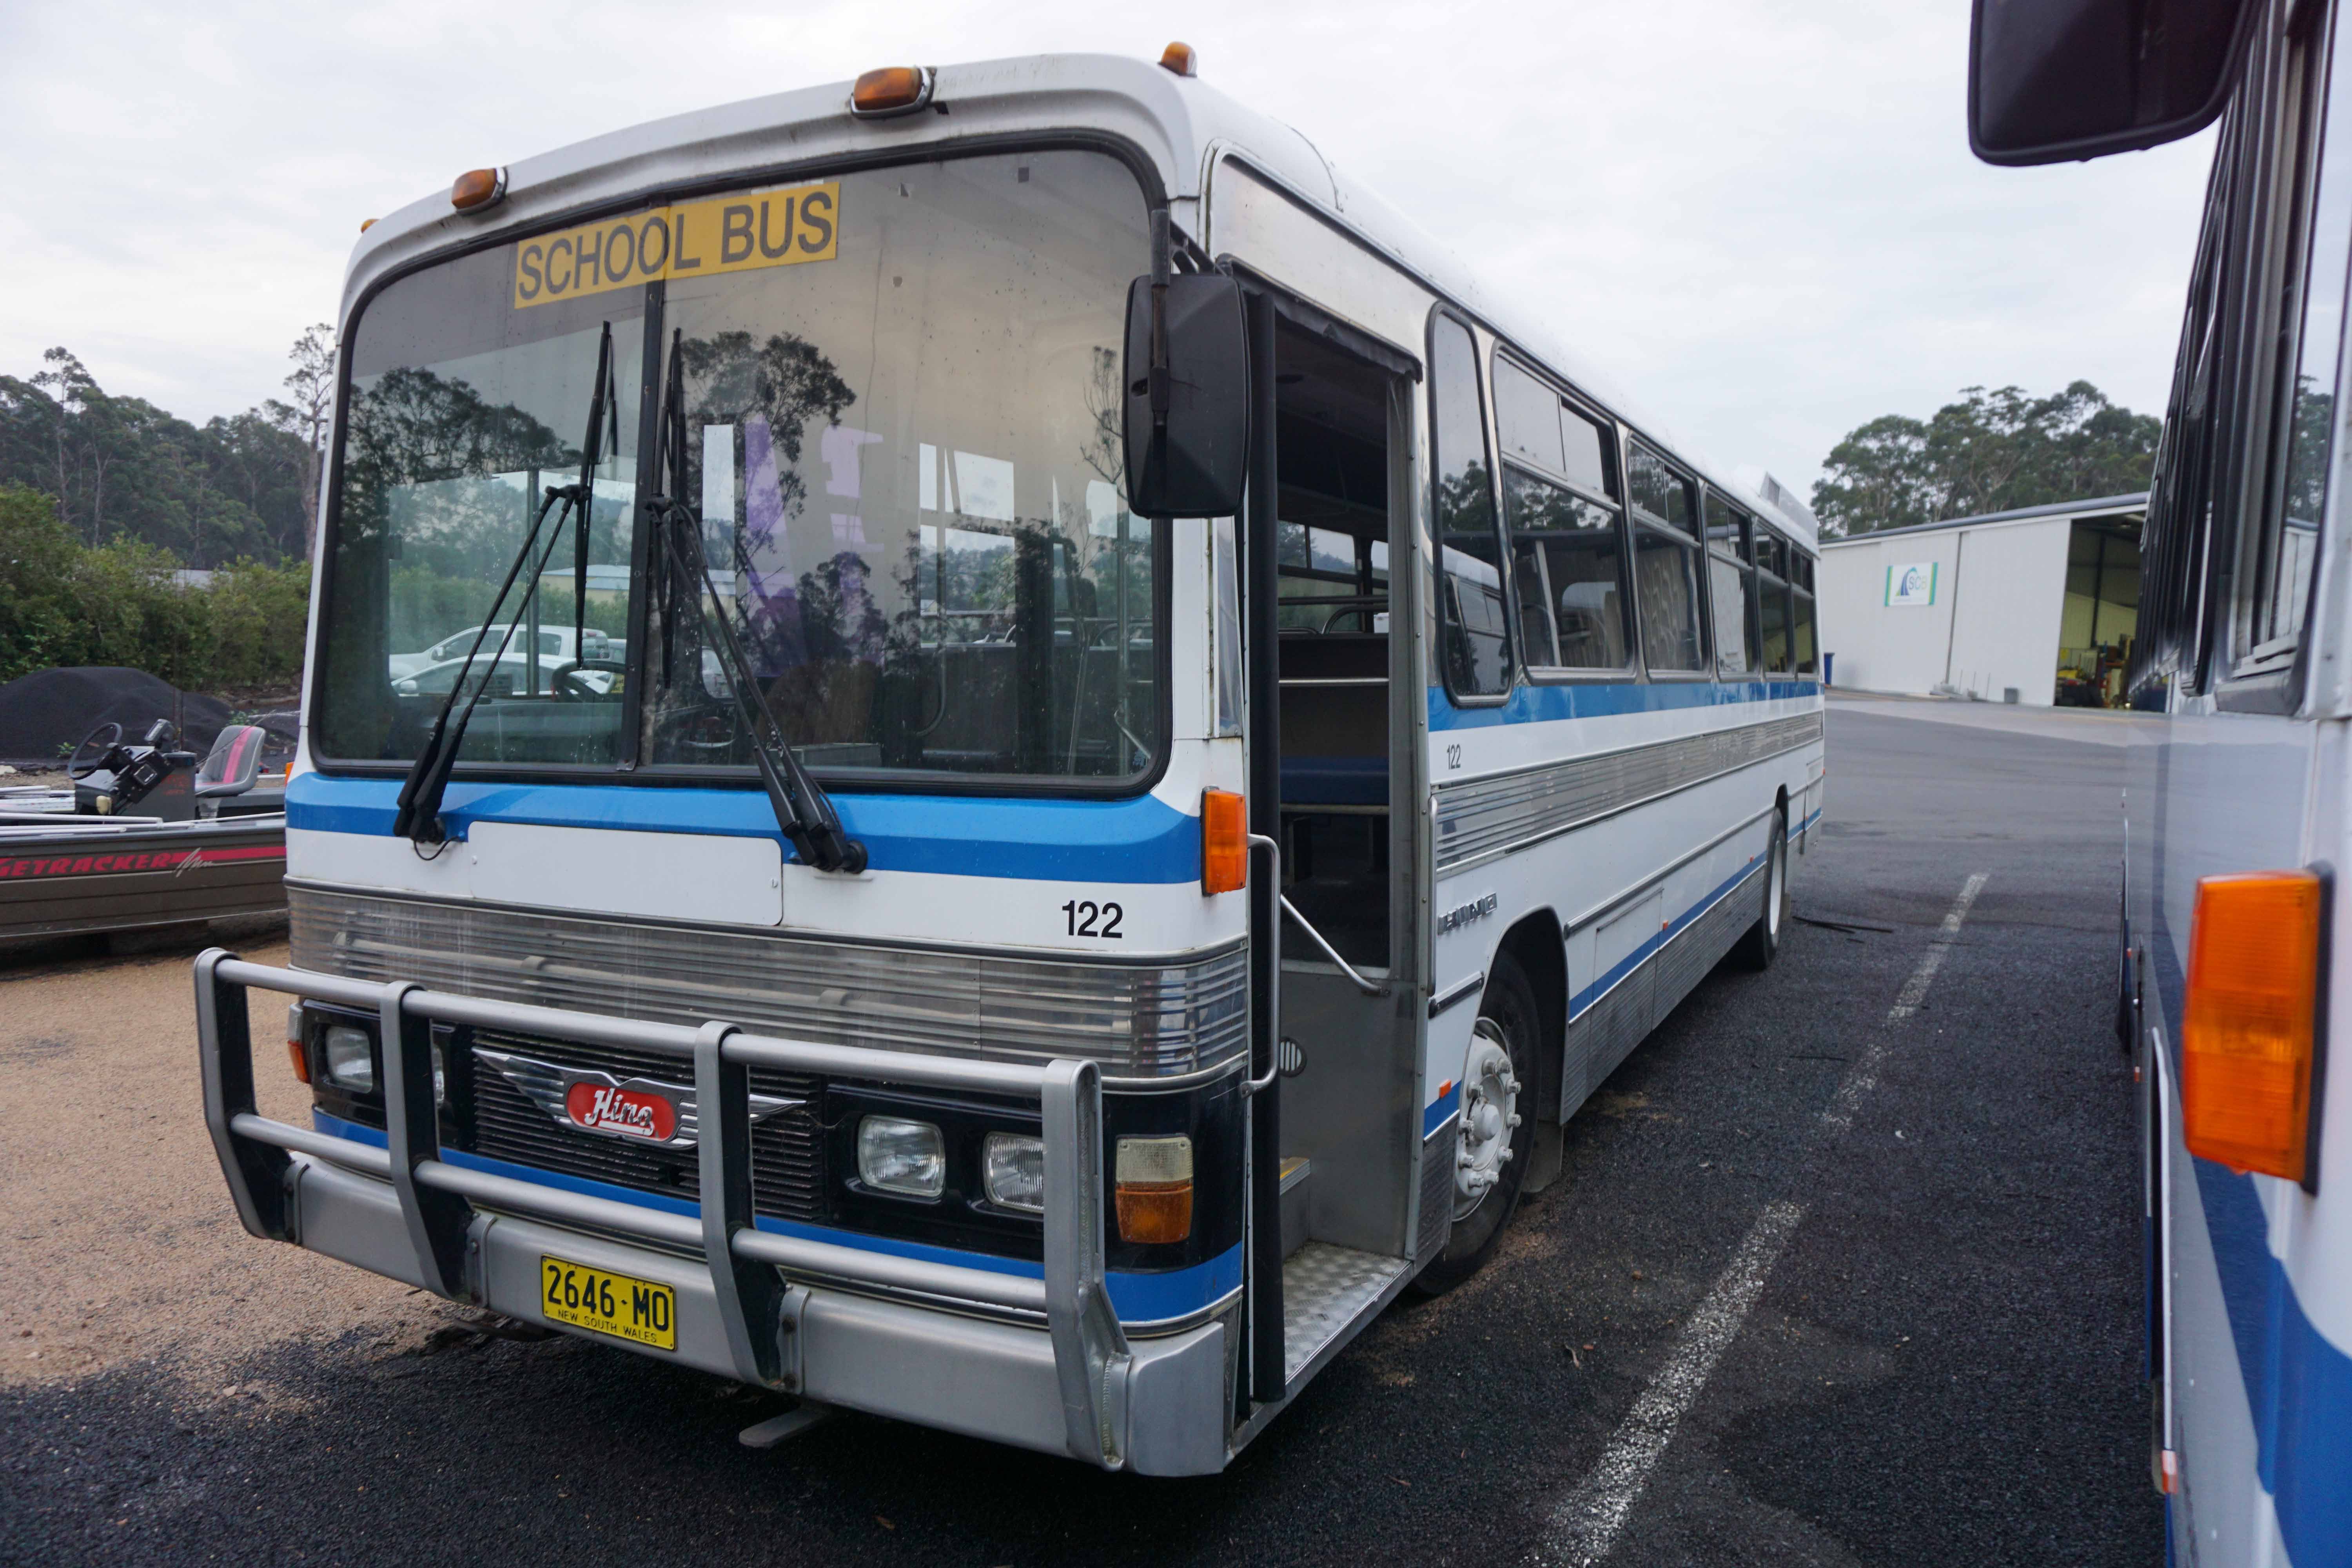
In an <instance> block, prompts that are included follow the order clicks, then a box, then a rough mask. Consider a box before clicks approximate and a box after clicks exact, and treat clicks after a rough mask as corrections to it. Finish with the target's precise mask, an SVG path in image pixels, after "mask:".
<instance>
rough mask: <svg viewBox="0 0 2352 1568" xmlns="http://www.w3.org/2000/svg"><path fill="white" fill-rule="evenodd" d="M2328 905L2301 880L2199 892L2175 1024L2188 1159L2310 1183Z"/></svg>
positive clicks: (2224, 884) (2294, 876) (2249, 880)
mask: <svg viewBox="0 0 2352 1568" xmlns="http://www.w3.org/2000/svg"><path fill="white" fill-rule="evenodd" d="M2326 898H2327V889H2326V883H2325V882H2323V881H2322V879H2320V877H2319V875H2318V873H2317V872H2315V871H2307V870H2305V871H2258V872H2253V873H2251V874H2247V875H2243V876H2233V877H2208V878H2205V879H2203V880H2201V881H2200V882H2199V883H2198V884H2197V909H2196V914H2195V917H2194V920H2193V922H2192V923H2191V925H2190V926H2189V985H2188V993H2187V998H2186V1001H2185V1002H2184V1004H2183V1006H2182V1009H2181V1021H2180V1058H2181V1067H2180V1114H2181V1133H2182V1136H2183V1140H2184V1141H2185V1142H2187V1144H2188V1145H2189V1152H2190V1153H2192V1154H2196V1155H2198V1156H2199V1157H2200V1158H2202V1159H2207V1160H2212V1161H2215V1162H2217V1163H2221V1164H2224V1165H2227V1166H2229V1167H2230V1168H2231V1170H2233V1171H2241V1172H2244V1171H2256V1172H2260V1173H2263V1174H2264V1175H2271V1176H2278V1177H2282V1178H2284V1179H2285V1180H2287V1181H2290V1182H2303V1181H2305V1180H2307V1178H2308V1176H2309V1175H2310V1168H2309V1153H2310V1149H2309V1139H2310V1134H2311V1108H2312V1094H2311V1090H2312V1079H2313V1076H2314V1068H2315V1056H2316V1052H2317V1045H2318V1038H2317V1036H2318V1005H2319V965H2320V960H2321V931H2322V928H2323V924H2324V921H2325V918H2326Z"/></svg>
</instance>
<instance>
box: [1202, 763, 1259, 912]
mask: <svg viewBox="0 0 2352 1568" xmlns="http://www.w3.org/2000/svg"><path fill="white" fill-rule="evenodd" d="M1248 882H1249V813H1248V812H1247V811H1246V810H1245V809H1244V802H1243V800H1242V797H1241V796H1239V795H1235V794H1234V792H1233V791H1231V790H1229V789H1204V790H1202V792H1201V895H1202V897H1203V898H1206V897H1209V896H1210V895H1212V894H1215V893H1235V892H1239V891H1240V890H1241V889H1243V888H1244V887H1245V886H1247V885H1248Z"/></svg>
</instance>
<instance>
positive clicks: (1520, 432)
mask: <svg viewBox="0 0 2352 1568" xmlns="http://www.w3.org/2000/svg"><path fill="white" fill-rule="evenodd" d="M1495 430H1496V434H1497V435H1499V436H1500V437H1502V440H1503V457H1504V458H1505V460H1506V461H1508V460H1511V459H1514V458H1516V459H1517V461H1519V462H1522V463H1532V464H1534V465H1535V466H1536V467H1538V468H1541V469H1543V470H1544V471H1545V472H1547V473H1555V474H1556V473H1558V472H1559V470H1560V468H1561V467H1562V455H1561V448H1560V443H1559V395H1558V394H1557V393H1555V392H1553V391H1552V389H1551V388H1550V387H1549V386H1546V385H1545V384H1543V383H1541V382H1539V381H1538V380H1537V379H1536V378H1535V377H1534V376H1531V375H1529V374H1528V373H1527V372H1526V371H1523V370H1521V369H1520V368H1519V367H1518V366H1517V365H1515V364H1513V363H1511V362H1510V361H1509V360H1507V359H1505V358H1503V357H1502V356H1501V355H1500V354H1497V355H1496V356H1495Z"/></svg>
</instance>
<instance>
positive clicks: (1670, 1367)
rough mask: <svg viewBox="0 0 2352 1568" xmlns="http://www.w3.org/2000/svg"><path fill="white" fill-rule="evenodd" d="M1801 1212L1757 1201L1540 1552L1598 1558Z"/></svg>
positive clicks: (1733, 1335)
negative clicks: (1742, 1232)
mask: <svg viewBox="0 0 2352 1568" xmlns="http://www.w3.org/2000/svg"><path fill="white" fill-rule="evenodd" d="M1804 1217H1805V1211H1804V1209H1803V1208H1802V1206H1801V1205H1797V1204H1791V1203H1771V1204H1767V1205H1765V1206H1764V1212H1763V1214H1762V1215H1759V1216H1758V1217H1757V1221H1756V1223H1755V1225H1754V1226H1750V1227H1749V1229H1748V1238H1747V1239H1746V1240H1744V1241H1742V1242H1741V1243H1740V1244H1739V1250H1738V1253H1736V1254H1734V1255H1733V1257H1732V1259H1731V1262H1730V1264H1729V1265H1728V1266H1727V1268H1725V1269H1724V1271H1723V1272H1722V1274H1721V1275H1719V1276H1718V1277H1717V1279H1716V1281H1715V1289H1711V1290H1709V1291H1708V1292H1707V1293H1706V1300H1704V1301H1702V1302H1700V1303H1699V1308H1698V1310H1697V1311H1696V1312H1694V1313H1692V1314H1691V1319H1690V1322H1689V1324H1688V1325H1687V1326H1686V1327H1685V1329H1684V1330H1683V1333H1682V1338H1681V1339H1680V1340H1679V1341H1678V1342H1676V1343H1675V1348H1674V1352H1673V1353H1672V1354H1670V1355H1669V1356H1667V1357H1666V1364H1665V1365H1664V1366H1663V1367H1660V1368H1659V1369H1658V1374H1657V1376H1655V1377H1654V1378H1652V1379H1651V1380H1650V1386H1649V1387H1647V1388H1645V1389H1643V1391H1642V1397H1641V1398H1639V1399H1637V1400H1635V1401H1634V1402H1633V1410H1632V1411H1631V1412H1630V1413H1629V1414H1628V1415H1626V1417H1625V1419H1624V1421H1623V1422H1622V1424H1621V1425H1620V1426H1618V1428H1617V1435H1616V1436H1613V1437H1612V1438H1610V1439H1609V1447H1608V1448H1607V1449H1605V1450H1604V1451H1603V1452H1602V1453H1601V1462H1600V1463H1599V1464H1597V1465H1595V1466H1593V1467H1592V1473H1591V1475H1588V1476H1586V1477H1585V1478H1584V1479H1583V1481H1582V1482H1580V1484H1579V1485H1578V1487H1577V1489H1575V1490H1574V1491H1572V1492H1570V1493H1569V1494H1568V1497H1567V1499H1566V1500H1564V1501H1563V1502H1562V1503H1561V1504H1560V1506H1559V1508H1558V1509H1557V1510H1554V1511H1553V1513H1552V1517H1551V1531H1550V1534H1551V1540H1550V1542H1549V1543H1548V1544H1549V1552H1547V1553H1546V1556H1547V1557H1549V1558H1550V1559H1552V1560H1555V1561H1559V1562H1563V1563H1576V1564H1578V1568H1582V1565H1583V1564H1586V1563H1598V1562H1600V1561H1601V1558H1602V1557H1603V1556H1605V1555H1606V1554H1607V1553H1608V1551H1609V1548H1610V1547H1611V1546H1612V1545H1614V1544H1615V1543H1616V1541H1617V1532H1618V1531H1621V1530H1622V1529H1623V1528H1624V1527H1625V1516H1626V1515H1628V1514H1630V1513H1631V1512H1633V1503H1634V1500H1636V1499H1637V1498H1639V1497H1640V1496H1641V1495H1642V1488H1643V1485H1644V1484H1645V1483H1646V1482H1647V1481H1648V1480H1649V1479H1650V1468H1651V1467H1652V1466H1653V1465H1655V1464H1656V1463H1657V1462H1658V1456H1659V1455H1661V1454H1663V1453H1664V1452H1665V1451H1666V1445H1667V1444H1668V1443H1670V1442H1672V1441H1673V1440H1674V1436H1675V1428H1676V1427H1677V1426H1681V1425H1682V1419H1683V1414H1684V1412H1685V1411H1687V1410H1688V1409H1689V1408H1690V1407H1691V1405H1692V1403H1693V1402H1694V1401H1696V1399H1697V1398H1698V1394H1699V1390H1700V1389H1702V1388H1705V1387H1706V1380H1707V1375H1708V1374H1709V1373H1712V1372H1714V1371H1715V1363H1716V1361H1717V1358H1719V1357H1720V1356H1721V1355H1722V1354H1723V1352H1725V1351H1726V1350H1728V1349H1729V1348H1730V1346H1731V1342H1732V1341H1734V1340H1736V1339H1738V1337H1739V1327H1740V1325H1741V1324H1742V1323H1744V1322H1746V1321H1748V1309H1749V1308H1750V1307H1753V1306H1754V1305H1755V1304H1756V1298H1757V1297H1759V1296H1760V1295H1762V1294H1763V1293H1764V1279H1765V1277H1766V1276H1767V1275H1769V1274H1770V1273H1771V1272H1772V1265H1773V1263H1774V1262H1776V1261H1777V1260H1778V1259H1779V1258H1780V1249H1781V1248H1782V1247H1786V1246H1787V1245H1788V1244H1789V1237H1790V1236H1791V1235H1793V1234H1794V1233H1795V1231H1796V1228H1797V1222H1798V1221H1799V1220H1801V1219H1803V1218H1804Z"/></svg>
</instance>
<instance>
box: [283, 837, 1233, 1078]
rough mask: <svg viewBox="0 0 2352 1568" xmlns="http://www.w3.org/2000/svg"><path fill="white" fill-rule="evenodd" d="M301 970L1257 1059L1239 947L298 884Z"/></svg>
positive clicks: (838, 1037) (601, 1010) (853, 1027)
mask: <svg viewBox="0 0 2352 1568" xmlns="http://www.w3.org/2000/svg"><path fill="white" fill-rule="evenodd" d="M287 903H288V907H289V912H290V914H291V919H292V943H291V945H292V963H293V965H294V967H296V968H299V969H306V970H311V971H314V972H317V973H320V974H327V975H336V976H341V977H343V978H345V979H349V980H360V981H377V982H383V981H390V980H399V979H408V980H421V981H424V982H425V983H426V984H431V985H432V986H433V987H435V988H436V990H442V991H449V992H461V993H465V994H469V995H473V996H478V997H486V998H494V999H496V1000H498V1001H499V1002H507V1003H521V1004H525V1005H537V1006H546V1007H558V1008H563V1009H567V1010H570V1011H574V1012H583V1013H590V1014H594V1015H599V1016H605V1017H611V1018H628V1019H638V1020H643V1021H645V1022H648V1023H658V1024H667V1025H671V1026H676V1027H678V1028H681V1029H687V1030H689V1031H690V1030H692V1029H693V1028H695V1027H697V1026H699V1025H701V1024H702V1023H703V1022H705V1021H706V1020H708V1019H711V1018H725V1019H728V1020H729V1021H730V1022H733V1023H736V1024H738V1025H740V1026H742V1027H743V1028H746V1029H751V1030H755V1031H759V1032H761V1033H769V1034H776V1035H782V1036H787V1037H791V1038H793V1039H796V1040H801V1041H805V1042H810V1043H831V1044H840V1045H852V1044H854V1045H858V1046H865V1047H877V1048H880V1049H884V1050H895V1051H906V1052H914V1053H920V1054H923V1055H927V1056H933V1057H958V1058H979V1059H982V1060H991V1061H1003V1062H1019V1063H1024V1064H1028V1065H1032V1066H1042V1065H1043V1064H1044V1063H1045V1062H1048V1061H1051V1060H1054V1059H1055V1058H1062V1057H1076V1058H1087V1059H1088V1060H1092V1061H1094V1062H1097V1063H1098V1064H1100V1065H1101V1067H1102V1068H1103V1072H1104V1075H1105V1076H1106V1077H1107V1078H1109V1079H1113V1081H1117V1080H1118V1079H1167V1078H1173V1077H1177V1076H1180V1075H1183V1074H1188V1073H1194V1072H1199V1071H1202V1070H1203V1069H1208V1068H1216V1067H1219V1066H1221V1065H1223V1063H1225V1062H1227V1061H1237V1060H1240V1059H1242V1058H1244V1057H1245V1056H1246V1055H1247V1054H1248V1050H1249V970H1248V953H1247V949H1246V947H1245V946H1244V944H1241V943H1234V944H1233V945H1231V946H1228V947H1225V948H1223V949H1221V950H1218V951H1216V952H1208V953H1203V954H1201V955H1199V956H1197V957H1188V958H1186V959H1184V960H1182V961H1181V962H1163V963H1113V962H1104V961H1100V960H1097V961H1094V962H1085V961H1077V960H1065V959H1061V958H1039V957H1035V956H1034V955H1020V956H1014V955H1010V954H1006V953H1003V952H970V951H949V950H940V949H933V948H925V947H918V946H913V945H906V946H895V945H894V946H886V945H883V944H879V943H873V942H839V941H831V940H826V939H824V938H821V937H814V936H810V935H807V934H805V933H787V932H772V931H740V930H721V929H716V928H710V927H698V926H688V925H678V924H673V923H668V922H663V921H632V920H621V919H614V918H610V917H600V916H593V915H577V914H568V913H556V912H553V911H550V910H525V909H518V908H514V907H511V906H507V905H499V904H488V903H481V904H477V903H471V902H465V901H459V900H439V899H426V898H417V897H411V896H405V895H398V894H388V893H384V892H382V891H371V890H365V889H352V888H342V887H331V886H325V885H320V884H318V883H312V882H289V884H288V887H287Z"/></svg>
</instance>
